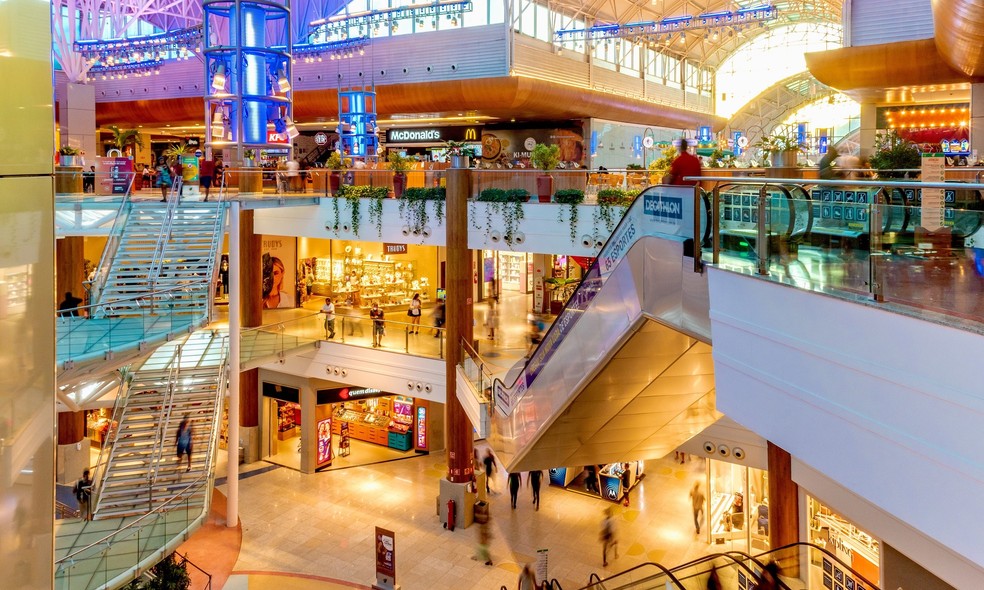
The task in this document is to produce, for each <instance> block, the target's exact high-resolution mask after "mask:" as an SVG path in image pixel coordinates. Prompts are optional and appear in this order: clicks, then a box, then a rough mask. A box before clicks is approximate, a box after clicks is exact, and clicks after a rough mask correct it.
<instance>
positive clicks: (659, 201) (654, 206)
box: [645, 195, 683, 219]
mask: <svg viewBox="0 0 984 590" xmlns="http://www.w3.org/2000/svg"><path fill="white" fill-rule="evenodd" d="M645 212H646V215H652V216H654V217H664V218H670V219H683V199H681V198H679V197H667V196H664V195H646V202H645Z"/></svg>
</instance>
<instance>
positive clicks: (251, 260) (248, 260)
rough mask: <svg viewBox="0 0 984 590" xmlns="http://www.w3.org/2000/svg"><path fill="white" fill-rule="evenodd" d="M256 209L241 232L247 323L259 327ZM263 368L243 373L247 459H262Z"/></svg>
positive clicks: (243, 432) (243, 216)
mask: <svg viewBox="0 0 984 590" xmlns="http://www.w3.org/2000/svg"><path fill="white" fill-rule="evenodd" d="M253 219H254V218H253V211H252V210H245V211H243V212H242V214H241V220H240V224H239V232H240V235H241V236H242V241H241V245H240V248H239V255H240V259H241V260H242V270H241V272H242V275H241V276H242V280H241V281H240V288H241V292H242V299H241V303H240V305H242V312H243V327H244V328H255V327H257V326H261V325H263V299H262V297H260V292H261V291H260V287H261V285H262V284H263V283H262V280H263V277H262V276H261V272H260V271H261V269H260V262H259V261H260V256H261V253H260V249H261V246H262V244H261V242H260V236H258V235H255V234H254V233H253ZM259 387H260V370H259V369H250V370H248V371H243V372H242V373H240V376H239V425H240V427H241V428H240V431H239V434H240V439H241V440H242V442H243V448H244V449H245V451H246V462H247V463H252V462H254V461H259V460H260V447H261V445H260V402H259V395H260V394H259V390H260V389H259Z"/></svg>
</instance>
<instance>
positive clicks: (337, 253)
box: [297, 238, 444, 310]
mask: <svg viewBox="0 0 984 590" xmlns="http://www.w3.org/2000/svg"><path fill="white" fill-rule="evenodd" d="M297 254H298V263H297V276H298V277H299V278H298V281H297V282H298V283H299V284H300V285H301V286H302V289H301V290H302V291H304V292H303V293H302V299H306V298H307V293H306V287H307V285H308V284H310V286H311V295H312V296H321V297H323V296H331V297H332V298H333V299H334V301H335V305H336V307H352V308H359V309H367V308H369V307H370V306H371V305H372V304H373V303H378V304H379V305H380V307H382V308H383V309H384V310H386V309H406V307H407V306H408V305H409V304H410V300H411V299H412V298H413V296H414V294H415V293H419V294H420V298H421V300H422V301H423V302H424V304H425V306H426V305H427V304H428V303H433V302H435V301H436V300H437V289H438V288H439V287H441V286H442V285H441V284H440V277H441V273H440V270H441V268H442V265H443V260H444V254H443V248H440V247H436V246H419V245H415V244H390V243H383V244H380V243H378V242H357V241H349V240H323V239H316V238H299V239H298V240H297ZM309 277H310V281H308V278H309Z"/></svg>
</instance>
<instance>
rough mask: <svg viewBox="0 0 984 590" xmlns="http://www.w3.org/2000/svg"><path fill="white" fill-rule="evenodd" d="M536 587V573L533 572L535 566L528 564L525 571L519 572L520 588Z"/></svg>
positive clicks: (528, 589)
mask: <svg viewBox="0 0 984 590" xmlns="http://www.w3.org/2000/svg"><path fill="white" fill-rule="evenodd" d="M535 588H536V575H534V574H533V566H532V565H530V564H528V563H527V564H526V565H524V566H523V571H521V572H519V590H534V589H535Z"/></svg>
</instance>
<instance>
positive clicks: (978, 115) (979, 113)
mask: <svg viewBox="0 0 984 590" xmlns="http://www.w3.org/2000/svg"><path fill="white" fill-rule="evenodd" d="M970 150H971V153H973V152H977V157H978V158H984V84H971V85H970ZM970 164H971V165H972V166H973V165H976V164H977V162H976V161H974V162H971V163H970Z"/></svg>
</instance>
